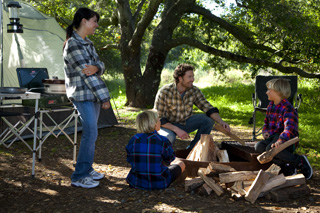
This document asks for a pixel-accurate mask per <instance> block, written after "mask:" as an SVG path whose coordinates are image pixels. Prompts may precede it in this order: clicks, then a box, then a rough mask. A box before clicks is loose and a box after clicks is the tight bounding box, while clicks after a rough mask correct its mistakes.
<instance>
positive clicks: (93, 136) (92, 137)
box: [71, 101, 101, 181]
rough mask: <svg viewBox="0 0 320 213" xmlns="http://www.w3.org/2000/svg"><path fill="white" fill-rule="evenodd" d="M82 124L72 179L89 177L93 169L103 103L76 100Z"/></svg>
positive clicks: (75, 103)
mask: <svg viewBox="0 0 320 213" xmlns="http://www.w3.org/2000/svg"><path fill="white" fill-rule="evenodd" d="M73 105H74V106H75V107H76V109H77V111H78V115H79V118H80V121H81V124H82V136H81V141H80V148H79V153H78V158H77V163H76V168H75V171H74V172H73V173H72V175H71V180H72V181H77V180H79V179H80V178H84V177H88V176H89V172H91V171H92V170H93V168H92V164H93V159H94V151H95V142H96V140H97V137H98V119H99V113H100V108H101V104H100V103H99V102H92V101H74V102H73Z"/></svg>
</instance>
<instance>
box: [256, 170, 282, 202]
mask: <svg viewBox="0 0 320 213" xmlns="http://www.w3.org/2000/svg"><path fill="white" fill-rule="evenodd" d="M286 181H287V180H286V177H285V176H284V175H283V174H280V175H277V176H274V177H271V178H270V179H269V180H268V182H267V184H266V185H265V186H264V187H263V189H262V191H261V193H260V195H259V197H263V195H264V193H265V192H267V191H270V190H271V189H273V188H275V187H277V186H281V185H283V184H285V183H286Z"/></svg>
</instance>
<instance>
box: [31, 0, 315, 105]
mask: <svg viewBox="0 0 320 213" xmlns="http://www.w3.org/2000/svg"><path fill="white" fill-rule="evenodd" d="M29 2H31V3H33V4H34V5H36V6H37V7H38V9H40V10H41V11H42V12H45V13H47V14H49V15H51V16H54V17H56V19H57V20H58V21H59V23H60V24H61V25H62V26H63V27H66V26H67V24H68V23H71V20H72V17H73V14H74V12H75V11H76V9H77V8H79V7H83V6H85V7H89V8H91V9H93V10H95V11H97V12H98V13H99V14H100V15H101V21H100V23H99V24H100V26H101V27H100V28H99V31H98V32H97V34H96V35H95V36H94V38H93V40H94V42H95V46H96V47H98V49H100V51H99V53H100V55H101V58H103V59H104V60H106V62H107V63H110V64H112V60H110V59H112V58H114V57H115V56H116V55H117V54H119V56H120V57H121V70H122V73H123V75H124V79H125V83H126V97H127V104H128V105H130V106H136V107H147V106H152V105H153V101H154V98H155V95H156V93H157V90H158V87H159V84H160V75H161V71H162V69H163V67H164V64H165V62H166V59H167V58H168V56H169V55H170V51H172V50H175V49H177V48H179V47H181V46H184V47H189V48H190V49H194V48H197V49H199V50H201V51H203V52H206V53H208V54H210V57H209V59H208V63H211V65H212V66H217V67H218V66H220V68H221V66H222V67H223V64H224V63H225V62H226V61H229V64H230V66H231V65H232V66H237V65H240V64H249V65H250V66H251V67H252V75H253V76H254V75H255V74H256V72H257V71H258V70H259V69H261V68H272V69H275V70H278V71H280V72H282V73H286V74H288V73H295V74H297V75H300V76H302V77H306V78H317V79H320V72H319V65H320V60H319V59H320V58H319V56H320V52H319V51H320V48H319V45H320V44H319V42H318V38H319V37H320V12H319V11H320V10H319V9H320V8H319V7H320V6H319V5H320V4H319V0H313V1H311V0H268V1H263V0H259V1H257V0H234V2H233V3H232V4H231V6H230V8H228V9H227V11H226V12H225V13H222V14H219V13H217V11H215V10H212V11H210V10H208V9H206V7H205V6H204V3H205V2H206V3H207V4H208V3H211V4H213V3H215V4H216V5H217V6H218V7H224V6H225V2H224V1H221V0H206V1H205V0H165V1H164V0H130V1H129V0H115V1H112V0H94V1H74V0H56V1H51V0H42V1H29ZM108 60H110V61H108Z"/></svg>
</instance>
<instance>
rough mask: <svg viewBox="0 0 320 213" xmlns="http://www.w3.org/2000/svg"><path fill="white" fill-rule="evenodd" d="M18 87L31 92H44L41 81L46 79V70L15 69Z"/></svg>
mask: <svg viewBox="0 0 320 213" xmlns="http://www.w3.org/2000/svg"><path fill="white" fill-rule="evenodd" d="M17 75H18V80H19V85H20V87H23V88H27V89H28V91H31V92H39V93H43V92H44V85H43V83H42V80H44V79H48V78H49V74H48V70H47V68H17Z"/></svg>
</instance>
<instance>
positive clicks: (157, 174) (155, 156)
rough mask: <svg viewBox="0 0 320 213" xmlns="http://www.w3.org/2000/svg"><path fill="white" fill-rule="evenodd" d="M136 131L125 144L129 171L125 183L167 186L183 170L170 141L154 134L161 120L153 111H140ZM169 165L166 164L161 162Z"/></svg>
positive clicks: (143, 186)
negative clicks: (129, 166)
mask: <svg viewBox="0 0 320 213" xmlns="http://www.w3.org/2000/svg"><path fill="white" fill-rule="evenodd" d="M136 126H137V130H138V133H137V134H136V135H134V136H133V137H132V138H131V139H130V141H129V143H128V145H127V146H126V151H127V161H128V162H129V163H130V164H131V170H130V172H129V174H128V176H127V179H126V180H127V182H128V183H129V185H130V186H131V187H134V188H140V189H147V190H152V189H164V188H167V187H168V186H169V185H170V184H171V183H172V182H173V181H174V180H175V179H177V178H178V177H179V176H180V175H181V173H182V172H183V171H184V170H185V164H184V163H183V161H181V160H179V159H176V160H175V154H174V151H173V148H172V145H171V143H170V142H169V140H168V139H167V138H166V137H164V136H161V135H159V134H158V133H157V131H159V129H160V120H159V118H158V115H157V113H156V112H154V111H145V112H142V113H140V114H139V115H138V116H137V119H136ZM164 163H166V164H168V165H169V164H170V163H171V165H169V166H168V167H167V166H166V165H165V164H164Z"/></svg>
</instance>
